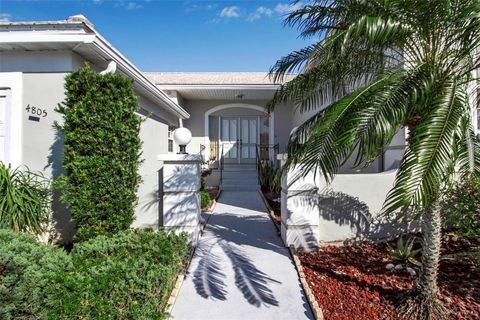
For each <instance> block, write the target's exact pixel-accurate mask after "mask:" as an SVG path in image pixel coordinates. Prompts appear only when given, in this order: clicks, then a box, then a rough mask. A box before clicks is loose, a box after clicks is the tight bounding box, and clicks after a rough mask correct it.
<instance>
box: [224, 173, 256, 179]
mask: <svg viewBox="0 0 480 320" xmlns="http://www.w3.org/2000/svg"><path fill="white" fill-rule="evenodd" d="M257 177H258V176H257V173H256V172H245V171H240V172H237V171H226V172H223V179H229V180H233V179H238V180H243V179H257Z"/></svg>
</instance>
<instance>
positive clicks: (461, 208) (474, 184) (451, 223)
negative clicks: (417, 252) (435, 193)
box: [441, 178, 480, 236]
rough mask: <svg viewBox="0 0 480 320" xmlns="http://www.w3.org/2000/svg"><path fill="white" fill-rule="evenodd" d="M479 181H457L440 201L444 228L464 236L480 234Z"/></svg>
mask: <svg viewBox="0 0 480 320" xmlns="http://www.w3.org/2000/svg"><path fill="white" fill-rule="evenodd" d="M479 199H480V181H479V180H478V178H469V179H467V180H465V181H462V182H459V183H457V184H456V185H455V186H454V187H453V188H452V190H450V191H449V192H448V193H447V194H446V195H445V196H444V198H443V200H442V202H441V207H442V215H443V220H444V222H445V228H447V229H450V230H452V231H454V232H456V233H459V234H461V235H465V236H480V201H479Z"/></svg>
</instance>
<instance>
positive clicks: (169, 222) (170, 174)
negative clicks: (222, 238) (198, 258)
mask: <svg viewBox="0 0 480 320" xmlns="http://www.w3.org/2000/svg"><path fill="white" fill-rule="evenodd" d="M158 160H159V161H162V162H163V166H162V169H160V171H159V180H160V182H159V184H160V185H159V190H160V192H161V194H160V197H159V198H160V204H159V208H160V209H159V214H160V219H159V220H160V228H164V229H165V230H167V231H175V232H177V233H180V232H183V231H185V232H187V233H188V234H189V240H190V242H191V244H192V245H193V246H196V245H197V242H198V237H199V233H200V223H201V220H202V219H201V209H200V198H199V191H200V163H201V160H202V157H201V156H200V155H192V154H162V155H159V156H158Z"/></svg>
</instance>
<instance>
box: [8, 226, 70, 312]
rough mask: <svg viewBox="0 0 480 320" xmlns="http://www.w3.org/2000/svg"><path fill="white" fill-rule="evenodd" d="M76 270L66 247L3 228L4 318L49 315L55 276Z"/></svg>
mask: <svg viewBox="0 0 480 320" xmlns="http://www.w3.org/2000/svg"><path fill="white" fill-rule="evenodd" d="M73 271H74V269H73V264H72V262H71V260H70V257H69V256H68V255H67V253H66V252H65V251H64V250H62V249H58V248H55V247H52V246H50V245H45V244H38V243H37V242H36V241H35V238H34V236H33V235H30V234H26V233H13V232H11V231H8V230H0V319H5V320H10V319H41V318H45V317H44V316H42V314H44V312H45V308H46V303H47V302H48V301H49V300H50V298H49V297H48V296H47V294H46V288H48V287H50V286H54V285H55V284H54V283H53V282H52V280H51V279H52V278H53V277H55V276H56V275H57V274H58V273H60V272H73Z"/></svg>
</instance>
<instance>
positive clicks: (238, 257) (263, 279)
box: [219, 241, 280, 308]
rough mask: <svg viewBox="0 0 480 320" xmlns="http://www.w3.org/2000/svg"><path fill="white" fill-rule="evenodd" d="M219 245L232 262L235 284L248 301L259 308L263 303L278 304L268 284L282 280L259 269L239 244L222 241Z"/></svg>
mask: <svg viewBox="0 0 480 320" xmlns="http://www.w3.org/2000/svg"><path fill="white" fill-rule="evenodd" d="M219 245H220V247H221V248H222V249H223V251H224V252H225V254H226V255H227V256H228V258H229V259H230V261H231V262H232V265H233V270H234V272H235V285H236V286H237V288H238V289H239V290H240V291H241V292H242V294H243V296H244V298H245V299H246V300H247V301H248V303H250V304H252V305H254V306H256V307H257V308H258V307H260V306H261V305H262V304H263V305H272V306H278V304H279V303H278V300H277V299H275V297H274V295H273V292H272V290H270V288H269V287H268V284H269V283H271V282H273V283H277V284H279V283H280V282H279V281H277V280H275V279H272V278H270V277H269V276H268V275H267V274H265V273H264V272H262V271H260V270H258V268H257V267H255V265H254V264H253V262H252V260H251V259H250V258H248V257H247V256H246V255H245V254H244V253H243V252H242V250H241V249H240V248H239V247H238V246H235V245H234V244H231V243H227V242H224V241H220V242H219Z"/></svg>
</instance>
